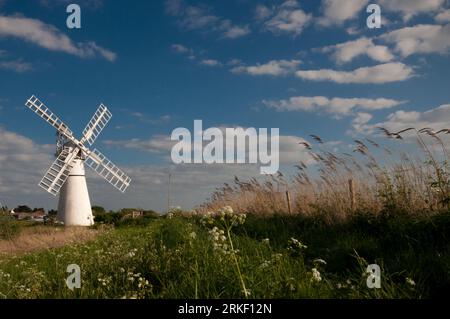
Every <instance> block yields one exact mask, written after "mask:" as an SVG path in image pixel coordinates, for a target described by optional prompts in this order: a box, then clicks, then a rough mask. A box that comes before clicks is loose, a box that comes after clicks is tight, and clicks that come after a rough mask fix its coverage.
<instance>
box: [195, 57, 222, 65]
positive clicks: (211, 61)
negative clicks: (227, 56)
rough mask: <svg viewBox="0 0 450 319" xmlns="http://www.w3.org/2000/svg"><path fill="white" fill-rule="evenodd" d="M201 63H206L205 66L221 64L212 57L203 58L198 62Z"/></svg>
mask: <svg viewBox="0 0 450 319" xmlns="http://www.w3.org/2000/svg"><path fill="white" fill-rule="evenodd" d="M200 64H201V65H206V66H211V67H215V66H221V65H222V63H220V62H219V61H217V60H214V59H204V60H202V61H201V62H200Z"/></svg>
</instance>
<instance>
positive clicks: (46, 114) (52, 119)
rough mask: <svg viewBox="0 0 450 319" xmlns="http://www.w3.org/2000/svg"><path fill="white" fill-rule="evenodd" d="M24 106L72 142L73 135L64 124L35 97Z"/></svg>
mask: <svg viewBox="0 0 450 319" xmlns="http://www.w3.org/2000/svg"><path fill="white" fill-rule="evenodd" d="M25 105H26V106H27V107H28V108H29V109H30V110H32V111H33V112H34V113H36V114H37V115H39V116H40V117H42V118H43V119H44V120H45V121H46V122H48V123H49V124H50V125H51V126H53V127H54V128H56V129H57V130H58V131H59V132H60V133H61V134H63V135H64V136H66V137H67V138H69V139H70V140H74V137H73V133H72V131H71V130H70V129H69V127H68V126H67V125H66V124H64V122H63V121H61V120H60V119H59V118H58V117H57V116H56V115H55V114H54V113H53V112H52V111H50V109H49V108H48V107H46V106H45V105H44V103H42V102H41V101H39V99H38V98H37V97H35V96H34V95H32V96H31V97H30V98H29V99H28V100H27V102H26V103H25Z"/></svg>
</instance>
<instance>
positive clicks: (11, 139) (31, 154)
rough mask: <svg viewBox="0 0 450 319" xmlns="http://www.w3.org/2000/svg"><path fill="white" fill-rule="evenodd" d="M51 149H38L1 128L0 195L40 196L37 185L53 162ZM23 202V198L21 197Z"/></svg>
mask: <svg viewBox="0 0 450 319" xmlns="http://www.w3.org/2000/svg"><path fill="white" fill-rule="evenodd" d="M54 151H55V150H54V146H52V145H38V144H35V143H34V142H33V141H32V140H31V139H29V138H27V137H25V136H22V135H19V134H17V133H14V132H11V131H7V130H6V129H4V128H1V127H0V167H1V170H0V194H2V197H3V196H4V197H11V196H14V195H16V194H17V193H19V194H22V195H26V194H39V193H40V188H39V187H38V185H37V184H38V183H39V181H40V180H41V178H42V176H43V175H44V173H45V170H46V169H48V167H49V166H50V164H51V163H52V162H53V161H54V158H53V157H52V156H51V155H52V153H54ZM23 200H24V201H25V200H26V198H25V197H24V198H23Z"/></svg>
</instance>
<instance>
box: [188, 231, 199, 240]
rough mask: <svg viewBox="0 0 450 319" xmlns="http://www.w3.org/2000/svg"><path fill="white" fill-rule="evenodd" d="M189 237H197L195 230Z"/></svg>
mask: <svg viewBox="0 0 450 319" xmlns="http://www.w3.org/2000/svg"><path fill="white" fill-rule="evenodd" d="M189 238H191V239H195V238H197V234H196V233H195V231H193V232H190V233H189Z"/></svg>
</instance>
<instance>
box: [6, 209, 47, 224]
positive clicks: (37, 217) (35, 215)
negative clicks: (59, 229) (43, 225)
mask: <svg viewBox="0 0 450 319" xmlns="http://www.w3.org/2000/svg"><path fill="white" fill-rule="evenodd" d="M11 215H12V216H13V217H14V218H15V219H17V220H33V221H37V222H43V221H44V217H45V216H47V214H46V213H45V211H43V210H37V211H34V212H30V213H27V212H16V211H14V210H11Z"/></svg>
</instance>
